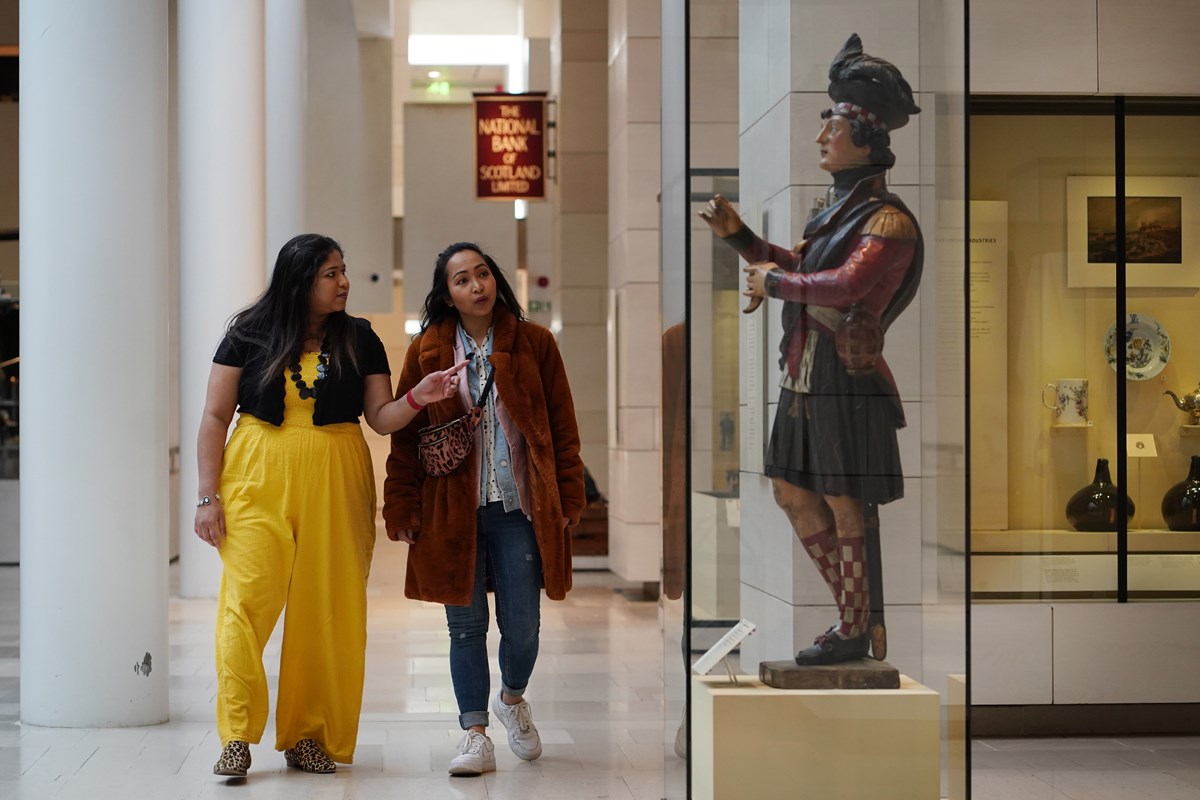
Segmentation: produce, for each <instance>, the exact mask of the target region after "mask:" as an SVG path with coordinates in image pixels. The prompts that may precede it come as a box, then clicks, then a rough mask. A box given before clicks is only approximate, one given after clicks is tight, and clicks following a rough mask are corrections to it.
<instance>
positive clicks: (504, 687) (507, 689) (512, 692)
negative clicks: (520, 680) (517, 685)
mask: <svg viewBox="0 0 1200 800" xmlns="http://www.w3.org/2000/svg"><path fill="white" fill-rule="evenodd" d="M528 688H529V687H528V686H526V687H524V688H522V689H514V688H512V687H511V686H509V685H508V684H507V683H505V682H504V681H501V682H500V689H501V691H503V692H504V693H505V694H506V695H508V696H509V697H524V696H525V689H528Z"/></svg>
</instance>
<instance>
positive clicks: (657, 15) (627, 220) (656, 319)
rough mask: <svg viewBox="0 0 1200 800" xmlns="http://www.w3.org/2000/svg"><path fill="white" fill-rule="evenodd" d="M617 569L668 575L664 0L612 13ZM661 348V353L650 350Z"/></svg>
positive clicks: (630, 575) (629, 576) (622, 1)
mask: <svg viewBox="0 0 1200 800" xmlns="http://www.w3.org/2000/svg"><path fill="white" fill-rule="evenodd" d="M608 23H609V24H608V41H609V45H608V76H609V77H608V81H609V87H610V88H609V106H608V136H609V142H608V181H609V183H608V197H609V208H608V286H609V288H610V289H611V290H612V295H611V297H612V304H611V305H610V307H609V309H608V314H609V319H608V325H609V329H610V330H612V331H613V336H612V342H611V347H612V349H611V350H610V352H609V364H610V370H611V371H610V385H609V394H610V398H612V399H613V401H614V402H612V403H610V405H609V412H608V413H609V415H610V417H609V454H608V457H609V461H608V479H609V501H610V502H609V509H608V514H609V517H608V532H609V539H608V541H609V555H608V564H609V569H611V570H612V571H613V572H615V573H617V574H618V575H620V576H621V577H622V578H624V579H625V580H629V581H642V582H647V583H649V582H654V581H658V580H659V579H660V577H661V571H660V561H661V558H662V502H661V492H660V491H659V484H660V483H661V480H662V474H661V462H660V457H659V448H660V444H661V441H662V435H661V430H660V428H661V421H660V419H659V408H660V407H661V404H662V387H661V383H662V374H661V372H662V360H661V358H660V357H659V342H660V341H661V339H662V325H661V322H660V320H661V317H662V314H661V310H660V309H661V302H660V299H659V280H660V279H659V273H660V269H659V208H658V194H659V186H660V172H661V170H660V157H659V153H660V149H661V148H660V138H661V134H660V128H661V123H660V116H659V108H660V105H661V97H660V95H661V92H660V85H661V80H660V75H661V68H660V62H659V32H660V30H661V25H662V7H661V4H660V3H659V2H658V0H653V2H645V1H644V0H610V1H609V15H608ZM650 353H652V354H653V356H652V357H648V354H650Z"/></svg>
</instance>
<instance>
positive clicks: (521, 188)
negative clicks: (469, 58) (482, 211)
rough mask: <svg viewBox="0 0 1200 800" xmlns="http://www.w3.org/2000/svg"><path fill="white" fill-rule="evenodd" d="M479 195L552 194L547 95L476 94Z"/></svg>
mask: <svg viewBox="0 0 1200 800" xmlns="http://www.w3.org/2000/svg"><path fill="white" fill-rule="evenodd" d="M475 198H476V199H477V200H545V199H546V94H545V92H527V93H524V94H477V95H475Z"/></svg>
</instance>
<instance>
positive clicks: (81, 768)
mask: <svg viewBox="0 0 1200 800" xmlns="http://www.w3.org/2000/svg"><path fill="white" fill-rule="evenodd" d="M403 551H404V547H403V546H402V545H398V544H393V543H392V542H389V541H387V540H386V539H385V538H383V537H382V536H381V537H380V541H379V543H378V545H377V547H376V558H375V562H374V565H373V567H372V574H371V582H370V587H371V588H370V591H371V603H370V614H369V619H368V626H369V644H368V648H367V681H366V687H365V692H364V704H363V713H362V722H361V728H360V733H359V739H358V750H357V753H356V755H355V762H354V764H353V766H349V767H341V766H339V769H338V771H337V773H336V774H334V775H307V774H303V773H300V772H297V771H295V770H290V771H289V770H287V769H286V768H285V767H284V764H283V757H282V755H281V754H279V753H277V752H275V751H274V749H273V738H272V735H273V730H274V724H273V721H272V722H269V723H268V726H267V733H266V735H265V736H264V738H263V744H261V745H257V746H252V747H251V755H252V757H253V760H254V763H253V766H252V767H251V770H250V776H249V779H248V780H246V781H236V782H227V781H225V780H224V779H221V778H218V777H216V776H214V775H213V774H212V764H213V762H214V761H215V760H216V757H217V755H218V752H219V750H220V742H219V740H218V739H217V736H216V731H215V729H214V726H213V703H214V699H213V698H214V683H215V678H214V668H213V663H212V638H213V617H214V609H215V603H214V602H213V601H209V600H181V599H178V598H174V597H173V598H172V600H171V603H170V637H171V638H170V641H171V695H170V704H171V721H170V723H168V724H165V725H159V726H154V727H147V728H130V729H115V730H78V729H53V728H39V727H30V726H23V725H21V724H20V723H19V722H18V719H19V713H18V711H19V709H18V705H17V703H18V680H19V678H18V665H19V662H18V637H17V600H18V571H17V569H16V568H13V567H7V568H0V800H10V799H11V800H17V799H18V798H19V799H20V800H32V799H34V798H37V799H39V800H40V798H50V797H53V798H56V800H58V799H61V800H70V799H72V798H79V799H80V800H106V799H107V798H129V799H130V800H142V799H143V798H146V799H148V800H176V799H177V798H178V799H179V800H182V799H183V798H214V797H221V798H237V800H253V799H254V798H288V800H342V798H354V799H355V800H374V799H375V798H380V799H382V798H387V800H397V799H398V798H414V799H417V798H419V799H420V800H439V798H490V799H493V800H496V799H503V798H513V799H514V800H515V798H522V799H524V798H545V800H572V799H573V798H601V797H603V798H614V799H615V798H619V799H620V800H659V798H661V797H663V796H664V794H665V792H664V786H665V784H666V782H667V781H668V780H669V779H670V780H677V779H678V778H679V776H681V775H682V770H683V763H682V762H681V761H679V760H678V759H676V758H675V757H674V755H669V756H668V758H669V759H670V761H664V749H667V750H669V745H668V746H667V747H666V748H664V744H663V742H664V741H665V740H666V739H667V738H669V737H673V735H674V724H671V725H670V726H669V727H670V728H671V730H670V731H669V733H666V732H664V730H665V726H664V722H663V712H662V706H663V688H662V686H663V678H662V667H663V655H662V650H663V646H662V637H661V633H660V631H659V628H658V622H657V615H658V607H657V605H656V604H655V603H652V602H644V601H636V600H631V599H629V598H628V597H627V596H626V595H625V594H623V593H621V592H620V591H617V590H618V589H621V588H624V587H623V585H621V584H620V582H619V581H618V580H617V579H616V578H614V577H613V576H612V574H611V573H606V572H602V573H578V574H577V577H576V588H575V590H574V591H572V592H571V593H570V594H569V595H568V599H567V600H566V601H564V602H561V603H555V602H549V601H545V602H544V604H543V620H542V650H541V657H540V658H539V660H538V666H537V670H536V672H535V674H534V679H533V681H532V682H531V684H530V689H529V694H528V697H529V700H530V703H531V705H532V707H533V710H534V717H535V719H536V720H537V722H538V726H539V728H540V730H541V732H542V740H543V743H544V754H543V756H542V757H541V758H540V759H539V760H537V761H535V762H524V761H521V760H519V759H517V758H516V756H514V755H512V753H511V752H510V751H509V749H508V744H507V741H506V740H505V738H504V734H503V729H501V730H500V731H496V729H495V728H493V731H492V732H493V740H494V741H495V743H496V756H497V759H496V760H497V764H498V769H497V771H496V772H495V773H492V774H489V775H486V776H484V777H483V778H451V777H450V776H449V775H447V774H446V763H447V761H448V760H449V758H450V756H451V755H452V754H453V752H454V747H455V745H456V744H457V743H458V740H459V738H460V736H461V732H460V731H459V730H458V726H457V721H456V720H457V707H456V705H455V702H454V695H453V692H452V690H451V685H450V678H449V675H448V671H447V670H448V662H447V656H446V654H447V650H448V644H447V640H446V632H445V616H444V612H443V610H442V608H441V606H435V605H430V604H425V603H417V602H413V601H409V600H405V599H404V597H403V591H402V585H403V584H402V581H403ZM176 569H177V568H176V567H172V572H174V571H175V570H176ZM279 628H280V629H281V628H282V626H279ZM279 632H280V631H279V630H277V631H276V634H277V635H276V638H275V639H273V640H272V642H271V644H269V645H268V648H267V654H266V659H265V660H266V663H267V665H268V672H274V671H275V670H274V668H273V667H274V665H277V663H278V653H279V640H278V633H279ZM495 646H496V641H495V633H494V632H493V642H492V645H491V652H492V654H493V656H494V654H495ZM493 681H494V685H497V686H498V677H494V678H493ZM273 698H274V686H272V699H273ZM669 773H674V777H671V776H670V775H669Z"/></svg>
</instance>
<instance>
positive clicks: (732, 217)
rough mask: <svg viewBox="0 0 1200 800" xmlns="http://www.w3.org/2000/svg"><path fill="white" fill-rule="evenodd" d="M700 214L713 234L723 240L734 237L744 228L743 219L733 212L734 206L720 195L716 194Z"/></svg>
mask: <svg viewBox="0 0 1200 800" xmlns="http://www.w3.org/2000/svg"><path fill="white" fill-rule="evenodd" d="M699 213H700V219H702V220H704V221H705V222H707V223H708V227H710V228H712V232H713V233H715V234H716V235H717V236H720V237H721V238H722V239H726V238H728V237H730V236H733V235H734V234H735V233H737V232H738V228H740V227H742V218H741V217H739V216H738V214H737V212H736V211H734V210H733V204H732V203H730V202H729V201H728V200H726V199H725V198H724V197H723V196H722V195H719V194H714V195H713V197H712V199H711V200H709V201H708V203H707V204H706V205H705V206H704V208H702V209H700V212H699Z"/></svg>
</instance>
